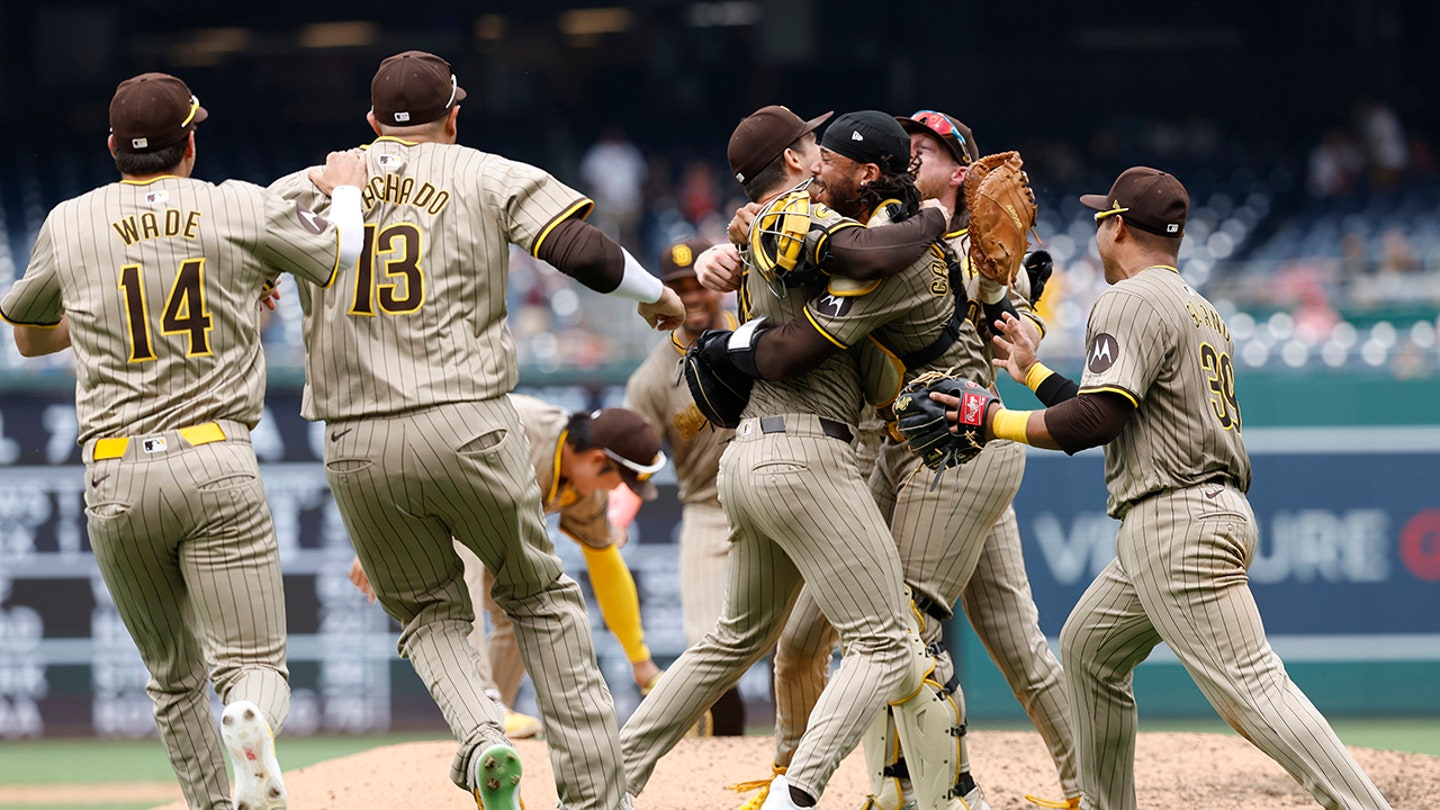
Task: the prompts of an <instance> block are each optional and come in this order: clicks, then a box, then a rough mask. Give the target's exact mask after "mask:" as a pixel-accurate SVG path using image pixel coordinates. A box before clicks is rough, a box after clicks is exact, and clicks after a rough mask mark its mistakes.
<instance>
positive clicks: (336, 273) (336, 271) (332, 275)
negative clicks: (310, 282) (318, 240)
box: [270, 227, 370, 290]
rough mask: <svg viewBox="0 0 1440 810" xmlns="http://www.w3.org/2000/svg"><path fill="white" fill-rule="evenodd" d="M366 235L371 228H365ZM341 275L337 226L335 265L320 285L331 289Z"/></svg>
mask: <svg viewBox="0 0 1440 810" xmlns="http://www.w3.org/2000/svg"><path fill="white" fill-rule="evenodd" d="M365 235H366V236H369V235H370V230H369V229H368V228H366V229H365ZM355 261H356V262H357V263H358V262H359V261H360V259H359V258H356V259H355ZM339 277H340V228H339V227H336V228H335V265H334V266H333V267H331V268H330V278H327V279H325V283H324V284H321V285H320V287H321V289H326V290H328V289H330V287H331V285H333V284H334V283H335V279H337V278H339ZM270 289H274V285H271V286H270Z"/></svg>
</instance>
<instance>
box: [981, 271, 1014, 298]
mask: <svg viewBox="0 0 1440 810" xmlns="http://www.w3.org/2000/svg"><path fill="white" fill-rule="evenodd" d="M1009 292H1010V288H1009V287H1006V286H1005V285H1004V284H1001V283H1000V282H998V281H996V280H994V279H992V278H988V277H986V276H981V277H980V302H981V303H983V304H998V303H1000V301H1001V300H1002V299H1004V298H1005V295H1006V294H1007V293H1009Z"/></svg>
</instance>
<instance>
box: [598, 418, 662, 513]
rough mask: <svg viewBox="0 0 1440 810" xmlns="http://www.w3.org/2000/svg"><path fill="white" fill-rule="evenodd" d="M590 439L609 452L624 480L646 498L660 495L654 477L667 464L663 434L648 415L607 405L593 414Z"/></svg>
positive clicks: (632, 489) (634, 491)
mask: <svg viewBox="0 0 1440 810" xmlns="http://www.w3.org/2000/svg"><path fill="white" fill-rule="evenodd" d="M590 441H591V442H593V443H594V444H595V446H596V447H599V448H600V449H602V450H604V451H605V455H606V456H608V457H609V458H610V460H611V461H613V462H615V468H616V469H617V470H619V471H620V480H621V481H624V482H625V486H627V487H629V488H630V491H631V492H633V493H635V494H636V495H639V496H640V497H641V498H642V499H643V500H647V501H650V500H654V499H655V496H656V495H658V494H660V491H659V489H657V488H656V486H655V482H654V481H652V480H650V479H651V476H653V475H655V473H657V472H660V470H661V469H662V468H663V467H664V466H665V454H664V453H662V452H660V434H659V433H656V432H655V428H653V427H651V426H650V423H649V422H647V421H645V417H643V416H641V415H640V414H638V413H636V412H635V411H632V410H630V409H629V408H603V409H601V410H598V411H595V412H594V413H592V414H590Z"/></svg>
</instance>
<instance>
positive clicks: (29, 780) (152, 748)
mask: <svg viewBox="0 0 1440 810" xmlns="http://www.w3.org/2000/svg"><path fill="white" fill-rule="evenodd" d="M444 738H445V737H444V734H443V733H441V732H436V733H433V734H391V735H384V736H380V735H374V736H358V737H338V736H323V737H281V738H280V741H279V746H278V749H277V750H278V753H279V755H280V761H281V763H282V764H283V765H284V767H285V768H286V769H292V768H303V767H305V766H306V765H313V764H315V763H316V762H320V761H321V760H326V759H334V758H335V757H343V756H349V755H350V754H358V753H360V752H361V751H369V750H370V749H371V748H376V747H378V746H382V745H394V744H396V743H402V742H412V741H415V740H437V739H444ZM174 778H175V775H174V773H173V772H172V771H171V770H170V761H169V760H168V759H166V757H165V749H164V748H162V747H161V746H160V742H159V741H158V740H154V739H146V740H91V739H85V740H27V741H24V742H0V784H12V785H13V784H31V785H35V784H74V783H77V782H111V781H147V780H153V779H159V780H168V779H174ZM4 807H5V808H6V810H15V808H16V806H15V805H4ZM117 807H119V805H117ZM52 810H53V808H52ZM86 810H98V805H97V806H94V807H90V806H87V807H86Z"/></svg>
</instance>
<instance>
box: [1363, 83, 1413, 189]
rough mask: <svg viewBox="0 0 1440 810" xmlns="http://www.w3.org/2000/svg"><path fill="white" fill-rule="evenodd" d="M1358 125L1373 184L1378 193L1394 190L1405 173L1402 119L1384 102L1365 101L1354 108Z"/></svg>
mask: <svg viewBox="0 0 1440 810" xmlns="http://www.w3.org/2000/svg"><path fill="white" fill-rule="evenodd" d="M1355 124H1356V128H1357V129H1358V130H1359V132H1360V138H1361V140H1362V141H1363V142H1364V144H1365V159H1366V161H1367V162H1368V163H1369V165H1370V180H1371V182H1372V183H1373V184H1374V186H1375V188H1377V189H1382V190H1383V189H1389V188H1394V186H1395V184H1396V183H1397V182H1399V180H1400V175H1401V174H1402V173H1403V172H1404V171H1405V160H1406V146H1405V130H1404V129H1403V128H1402V127H1401V126H1400V117H1399V116H1397V115H1396V114H1395V111H1394V110H1392V109H1390V107H1389V106H1388V105H1386V104H1385V103H1384V102H1382V101H1377V100H1375V99H1366V100H1364V101H1361V102H1360V103H1359V104H1358V105H1356V108H1355Z"/></svg>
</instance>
